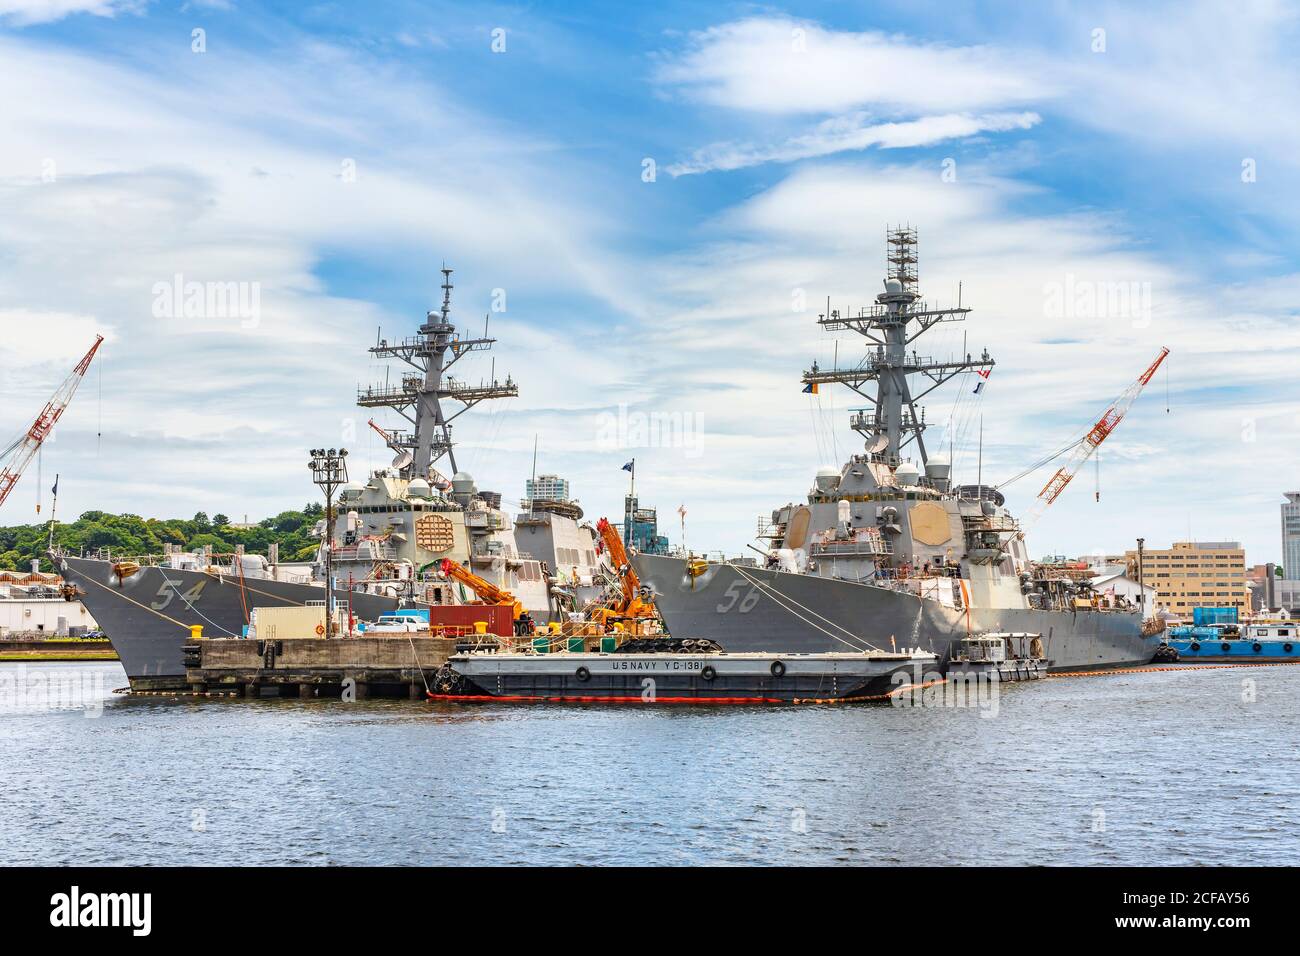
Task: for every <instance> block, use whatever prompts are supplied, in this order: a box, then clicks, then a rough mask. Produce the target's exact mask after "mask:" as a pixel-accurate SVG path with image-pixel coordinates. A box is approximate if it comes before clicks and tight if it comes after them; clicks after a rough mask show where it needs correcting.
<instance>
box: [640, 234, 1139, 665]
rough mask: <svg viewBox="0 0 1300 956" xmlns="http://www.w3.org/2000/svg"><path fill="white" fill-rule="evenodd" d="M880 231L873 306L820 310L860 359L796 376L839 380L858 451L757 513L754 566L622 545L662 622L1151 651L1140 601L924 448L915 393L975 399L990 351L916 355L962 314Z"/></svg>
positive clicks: (837, 642)
mask: <svg viewBox="0 0 1300 956" xmlns="http://www.w3.org/2000/svg"><path fill="white" fill-rule="evenodd" d="M887 238H888V243H887V245H888V252H887V255H886V259H887V262H888V270H887V271H888V275H889V277H888V278H887V279H886V280H885V289H884V291H883V292H881V293H880V294H879V295H878V296H877V297H876V303H875V305H873V306H870V307H867V308H862V309H858V310H856V311H850V312H845V313H842V312H841V311H839V310H831V309H829V307H828V310H827V312H826V313H825V314H823V315H820V316H819V317H818V324H819V325H820V326H821V327H822V328H825V329H829V330H834V331H851V332H854V333H856V334H859V335H861V336H862V337H863V338H864V339H866V340H867V343H868V345H867V351H866V354H865V355H864V356H863V358H862V359H861V360H860V361H858V362H856V363H854V364H851V365H848V366H846V367H836V368H829V369H827V368H821V367H819V366H818V365H817V364H816V363H814V364H813V366H812V368H811V369H810V370H808V371H806V372H805V373H804V374H803V382H804V385H805V391H814V390H816V389H817V388H818V387H819V386H822V385H833V384H839V385H844V386H846V387H848V388H849V389H851V390H852V391H853V392H854V393H855V394H857V395H859V396H861V397H862V398H863V399H864V400H865V401H866V402H867V403H868V404H867V406H866V407H864V408H860V409H856V410H853V411H852V412H851V417H850V420H849V424H850V426H851V427H852V428H853V429H854V430H855V431H857V432H858V433H859V434H861V435H862V436H863V438H864V439H865V448H864V451H863V453H860V454H855V455H853V456H852V457H851V458H850V459H849V460H848V461H847V462H845V463H844V464H843V465H842V466H841V467H839V468H833V467H832V468H822V469H819V470H818V472H817V475H816V478H815V480H814V482H813V486H812V488H811V489H810V491H809V493H808V496H807V501H806V503H801V504H795V503H791V504H787V505H785V506H784V507H781V508H778V509H776V510H775V511H773V512H772V514H771V519H770V521H769V520H766V519H765V520H764V522H763V523H764V525H765V527H764V529H763V533H762V534H761V535H760V538H761V539H762V540H763V541H764V542H765V546H764V547H763V548H761V549H759V550H761V551H762V553H763V555H764V558H763V559H761V561H760V562H759V564H758V566H755V562H754V561H752V560H745V559H737V560H732V561H705V560H702V559H696V558H694V557H691V556H662V555H654V554H645V553H641V554H636V555H633V557H632V563H633V565H634V566H635V568H636V571H637V574H638V575H639V576H640V578H641V580H642V583H643V584H644V585H646V586H647V587H649V588H650V589H651V590H652V591H653V593H654V601H655V606H656V607H657V608H658V609H659V613H660V614H661V616H662V617H663V620H664V623H665V624H666V626H667V627H668V630H669V631H670V632H671V633H672V635H673V636H674V637H676V638H708V639H711V640H714V641H717V642H718V643H719V644H721V645H722V647H723V648H724V649H725V650H726V651H729V652H736V651H762V652H777V653H787V652H797V653H826V652H832V651H846V650H848V651H857V650H864V649H870V648H877V649H892V648H894V647H919V648H921V649H923V650H927V651H931V652H933V653H935V654H937V655H939V657H940V658H941V659H943V660H947V659H949V658H950V657H952V655H953V653H954V649H955V647H956V646H957V645H959V644H960V642H961V641H962V640H963V639H965V638H967V637H969V636H970V635H972V634H980V633H987V632H1002V633H1005V632H1014V633H1033V634H1037V635H1041V639H1042V642H1043V645H1044V648H1045V657H1046V658H1049V659H1050V660H1051V662H1052V664H1051V666H1052V669H1053V670H1084V669H1086V670H1095V669H1099V668H1106V667H1117V666H1124V665H1134V664H1143V663H1146V662H1148V661H1150V660H1151V657H1152V655H1153V653H1154V652H1155V649H1156V646H1157V645H1158V641H1159V639H1158V636H1157V635H1156V633H1155V632H1154V631H1153V632H1152V633H1151V634H1149V635H1146V634H1144V633H1143V628H1142V614H1141V612H1140V611H1139V610H1138V609H1136V608H1133V607H1131V606H1129V605H1127V604H1125V602H1123V601H1115V600H1112V599H1109V598H1106V597H1105V596H1102V595H1098V594H1096V593H1095V592H1093V591H1092V590H1091V588H1090V586H1089V585H1088V581H1087V579H1086V578H1079V577H1075V576H1071V575H1069V574H1062V573H1059V572H1058V571H1056V570H1054V569H1052V568H1051V567H1049V566H1044V565H1040V564H1038V563H1035V562H1033V561H1031V560H1030V559H1029V556H1028V551H1027V549H1026V546H1025V541H1024V535H1023V533H1022V532H1021V529H1020V526H1019V523H1018V522H1017V521H1016V520H1015V518H1014V517H1013V516H1012V515H1011V514H1010V512H1009V511H1007V509H1006V508H1005V501H1004V498H1003V496H1002V494H1001V492H999V491H998V490H997V489H996V488H993V487H989V486H987V485H983V484H978V483H977V484H974V485H955V483H954V480H953V476H952V474H951V463H950V462H948V461H946V460H944V459H943V458H941V457H939V456H937V455H931V454H930V453H929V452H928V451H927V449H926V445H925V440H924V433H925V431H926V429H927V427H928V425H927V421H926V418H925V414H924V410H923V409H921V408H920V407H919V406H918V404H917V402H918V401H919V400H920V399H921V398H923V397H924V396H926V395H928V394H929V393H930V392H932V391H933V390H934V389H936V388H938V387H939V386H940V385H942V384H944V383H945V382H948V381H949V380H951V379H952V378H953V377H954V376H957V375H966V376H968V379H967V381H968V383H969V381H970V379H969V376H978V378H977V379H976V380H975V381H976V388H975V389H974V390H973V391H975V392H976V393H978V391H979V388H980V387H982V383H983V381H984V379H985V378H987V375H988V373H989V371H990V370H991V369H992V368H993V366H994V362H993V359H992V358H991V357H990V356H989V354H988V352H987V351H984V352H983V353H982V354H981V355H980V356H979V357H978V358H975V357H972V355H971V354H970V353H967V354H965V355H962V356H956V357H953V358H950V359H946V360H944V359H936V358H933V357H930V356H925V355H921V354H919V352H918V351H917V349H916V347H915V343H916V340H917V339H918V338H920V337H921V336H923V335H924V334H925V333H926V332H928V331H929V330H931V329H932V328H934V327H935V326H937V325H939V324H940V323H944V322H954V321H964V320H965V318H966V316H967V315H968V314H969V313H970V311H971V310H970V309H968V308H962V307H958V308H947V309H944V308H931V307H929V306H927V305H926V304H925V303H924V302H923V301H921V298H920V295H919V293H918V292H917V291H916V285H917V272H916V262H917V257H916V241H917V240H916V231H915V230H913V229H902V228H900V229H893V230H890V231H889V232H888V235H887ZM873 386H874V388H873ZM950 427H951V424H950ZM910 455H915V460H913V458H911V457H908V456H910Z"/></svg>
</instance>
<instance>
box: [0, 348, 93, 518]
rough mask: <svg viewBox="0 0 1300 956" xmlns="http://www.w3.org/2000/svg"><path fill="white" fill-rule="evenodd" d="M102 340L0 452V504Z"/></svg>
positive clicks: (6, 496)
mask: <svg viewBox="0 0 1300 956" xmlns="http://www.w3.org/2000/svg"><path fill="white" fill-rule="evenodd" d="M103 341H104V337H103V336H102V335H97V336H95V344H94V345H92V346H91V347H90V351H89V352H87V353H86V354H85V357H83V358H82V360H81V361H80V362H78V363H77V367H76V368H74V369H73V370H72V374H71V375H69V376H68V377H67V378H66V379H64V380H63V384H62V385H60V386H59V387H58V390H57V391H55V393H54V397H53V398H51V399H50V400H49V401H48V402H46V404H45V407H44V408H43V409H41V413H40V414H39V415H37V416H36V421H35V422H33V423H32V427H31V428H29V429H27V432H26V434H23V435H21V436H19V437H18V438H17V439H16V440H15V441H14V443H13V444H12V445H10V446H9V447H8V448H6V449H4V451H2V452H0V459H3V461H4V466H3V470H0V505H3V504H4V503H5V499H6V498H8V497H9V492H11V491H13V488H14V485H16V484H18V479H19V478H21V477H22V476H23V470H24V469H26V467H27V466H28V465H29V464H31V461H32V459H33V458H35V457H36V453H37V452H38V451H40V448H41V442H43V441H45V439H46V438H47V437H48V436H49V434H50V432H51V431H53V430H54V425H55V423H56V422H58V420H59V417H60V416H61V415H62V414H63V411H64V409H66V408H67V407H68V403H69V402H71V401H72V396H73V395H75V394H76V393H77V386H78V385H80V384H81V380H82V379H83V378H85V376H86V369H88V368H90V361H91V359H93V358H94V357H95V352H96V351H97V350H98V349H99V345H100V343H101V342H103Z"/></svg>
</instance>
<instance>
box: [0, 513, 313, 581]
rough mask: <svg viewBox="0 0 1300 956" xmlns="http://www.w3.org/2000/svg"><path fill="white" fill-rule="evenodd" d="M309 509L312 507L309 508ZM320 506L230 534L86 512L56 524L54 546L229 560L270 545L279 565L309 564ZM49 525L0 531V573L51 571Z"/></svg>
mask: <svg viewBox="0 0 1300 956" xmlns="http://www.w3.org/2000/svg"><path fill="white" fill-rule="evenodd" d="M309 507H310V506H309ZM321 510H322V509H321V506H320V505H316V507H315V511H314V513H313V512H312V511H308V510H304V511H282V512H281V513H280V514H278V515H276V516H275V517H273V518H266V519H264V520H263V521H261V522H259V523H258V524H257V525H255V526H253V527H251V528H232V527H230V524H229V520H228V519H227V518H226V516H225V515H221V514H218V515H216V516H215V518H214V519H213V520H211V521H210V520H208V516H207V515H206V514H205V513H203V512H199V513H198V514H196V515H195V516H194V517H193V518H192V519H188V520H187V519H185V518H142V517H140V516H139V515H132V514H122V515H112V514H107V513H105V512H103V511H87V512H86V513H84V514H83V515H82V516H81V517H80V518H78V519H77V520H76V521H73V522H71V523H68V524H64V523H61V522H60V523H58V524H56V525H55V527H54V542H55V544H56V545H58V546H59V547H61V548H64V549H65V550H68V551H73V552H79V551H91V550H96V549H100V548H111V549H112V551H113V553H114V554H120V555H122V556H123V557H129V556H133V555H142V554H161V553H162V551H163V545H164V544H172V545H176V546H178V547H180V548H182V549H183V550H186V551H190V550H193V549H195V548H199V547H203V546H204V545H210V546H211V548H212V550H213V552H215V553H218V554H228V553H230V552H232V551H234V550H235V548H236V547H237V546H239V545H243V546H244V550H245V552H247V553H248V554H266V553H267V552H268V550H269V548H270V546H271V545H272V544H278V545H279V547H280V558H281V560H285V561H289V560H303V561H306V560H311V558H312V557H313V555H314V553H315V549H316V542H315V540H314V539H313V538H311V537H310V535H309V533H310V532H311V530H312V528H313V527H314V526H315V524H316V521H317V519H318V518H319V516H320V512H321ZM48 535H49V524H48V523H45V522H42V523H41V524H32V525H15V526H12V527H0V570H7V571H27V570H29V569H30V568H31V563H32V559H34V558H39V559H41V569H42V570H44V571H50V570H52V566H51V564H50V561H49V559H48V558H47V557H46V556H45V548H46V542H47V536H48Z"/></svg>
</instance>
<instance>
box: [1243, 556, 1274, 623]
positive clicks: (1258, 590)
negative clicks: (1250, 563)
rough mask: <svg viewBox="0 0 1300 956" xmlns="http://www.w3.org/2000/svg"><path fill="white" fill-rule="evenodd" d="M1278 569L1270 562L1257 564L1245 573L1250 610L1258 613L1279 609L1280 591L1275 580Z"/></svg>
mask: <svg viewBox="0 0 1300 956" xmlns="http://www.w3.org/2000/svg"><path fill="white" fill-rule="evenodd" d="M1277 572H1278V567H1277V565H1276V564H1274V563H1273V562H1272V561H1270V562H1269V563H1268V564H1257V565H1255V566H1254V567H1253V568H1251V569H1250V570H1248V571H1247V572H1246V582H1247V583H1248V584H1249V585H1250V604H1251V608H1252V609H1253V610H1254V611H1255V612H1256V613H1260V612H1263V611H1271V610H1274V609H1275V608H1278V607H1281V606H1282V602H1281V601H1279V600H1278V596H1279V594H1280V591H1281V589H1280V588H1279V586H1278V585H1279V583H1280V582H1279V581H1278V580H1277V576H1278V575H1277Z"/></svg>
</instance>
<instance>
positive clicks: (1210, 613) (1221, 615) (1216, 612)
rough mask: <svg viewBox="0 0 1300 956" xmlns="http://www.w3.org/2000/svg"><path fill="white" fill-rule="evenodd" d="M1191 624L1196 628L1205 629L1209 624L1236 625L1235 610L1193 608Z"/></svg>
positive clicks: (1231, 608) (1225, 608) (1232, 608)
mask: <svg viewBox="0 0 1300 956" xmlns="http://www.w3.org/2000/svg"><path fill="white" fill-rule="evenodd" d="M1192 623H1193V624H1195V625H1196V626H1197V627H1205V626H1206V625H1209V624H1236V623H1237V609H1236V608H1235V607H1194V608H1192Z"/></svg>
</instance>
